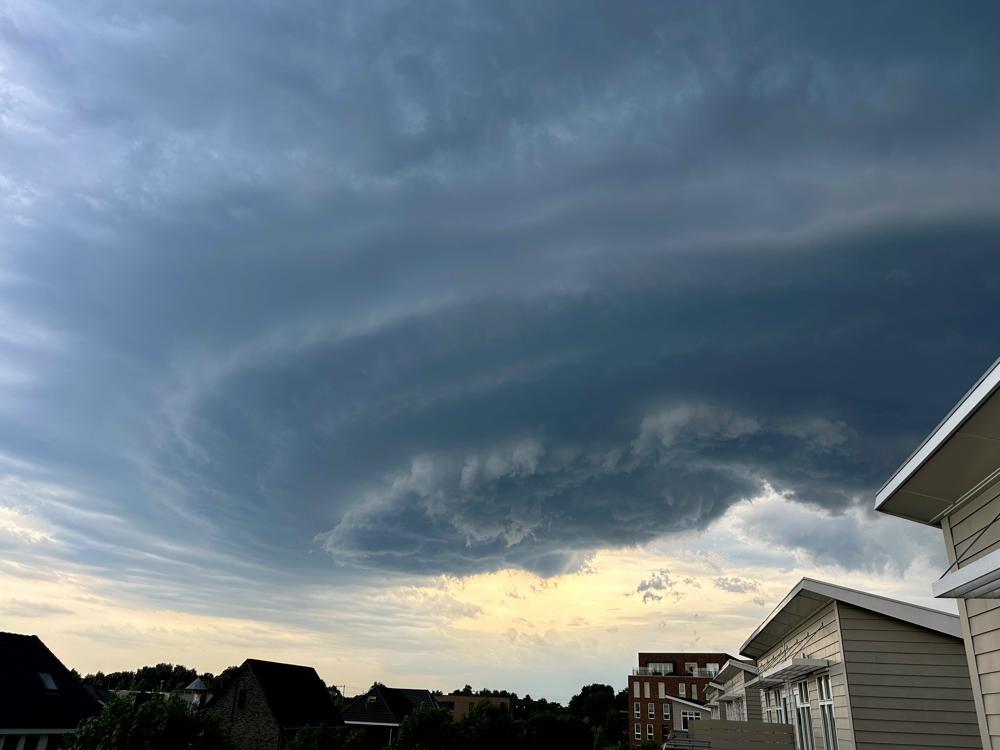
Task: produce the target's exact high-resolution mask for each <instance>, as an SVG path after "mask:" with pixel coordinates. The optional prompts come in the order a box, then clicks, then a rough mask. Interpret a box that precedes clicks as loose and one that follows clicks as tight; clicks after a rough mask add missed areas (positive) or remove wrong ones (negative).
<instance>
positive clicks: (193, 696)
mask: <svg viewBox="0 0 1000 750" xmlns="http://www.w3.org/2000/svg"><path fill="white" fill-rule="evenodd" d="M181 696H182V697H183V698H184V700H186V701H187V702H188V703H190V704H191V705H192V706H204V705H205V704H206V703H208V699H209V698H210V697H211V696H210V694H209V692H208V685H206V684H205V682H204V681H203V680H202V679H201V678H200V677H195V678H194V679H193V680H192V681H191V684H190V685H188V686H187V687H186V688H184V690H183V691H182V692H181Z"/></svg>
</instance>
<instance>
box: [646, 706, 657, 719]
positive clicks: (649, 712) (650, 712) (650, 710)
mask: <svg viewBox="0 0 1000 750" xmlns="http://www.w3.org/2000/svg"><path fill="white" fill-rule="evenodd" d="M646 718H647V719H655V718H656V704H655V703H650V704H649V706H647V707H646Z"/></svg>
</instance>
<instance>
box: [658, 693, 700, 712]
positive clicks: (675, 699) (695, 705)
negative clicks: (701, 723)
mask: <svg viewBox="0 0 1000 750" xmlns="http://www.w3.org/2000/svg"><path fill="white" fill-rule="evenodd" d="M667 700H670V701H673V702H674V703H683V704H684V705H685V706H691V708H697V709H698V710H699V711H706V710H708V706H707V705H705V704H704V703H693V702H691V701H689V700H684V699H683V698H678V697H677V696H676V695H668V696H667Z"/></svg>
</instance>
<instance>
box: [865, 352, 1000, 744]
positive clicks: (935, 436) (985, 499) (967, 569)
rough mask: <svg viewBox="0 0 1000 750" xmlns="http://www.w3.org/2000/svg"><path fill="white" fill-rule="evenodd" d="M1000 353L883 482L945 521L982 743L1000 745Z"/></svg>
mask: <svg viewBox="0 0 1000 750" xmlns="http://www.w3.org/2000/svg"><path fill="white" fill-rule="evenodd" d="M998 387H1000V360H998V361H997V362H995V363H994V364H993V366H992V367H991V368H990V369H989V370H988V371H987V372H986V374H985V375H983V377H982V378H980V380H979V382H978V383H976V385H975V386H973V388H972V390H970V391H969V392H968V393H967V394H965V396H964V397H963V398H962V399H961V400H960V401H959V402H958V403H957V404H956V405H955V407H954V408H953V409H952V410H951V412H949V414H948V415H947V416H946V417H945V418H944V420H943V421H942V422H941V424H939V425H938V426H937V427H936V428H935V429H934V431H933V432H932V433H931V434H930V435H929V436H928V437H927V439H926V440H924V442H923V443H921V444H920V446H919V447H918V448H917V450H916V452H915V453H914V454H913V455H912V456H910V457H909V458H908V459H907V460H906V462H905V463H904V464H903V465H902V466H901V467H900V468H899V470H897V471H896V473H895V474H893V475H892V477H890V479H889V481H888V482H886V484H885V485H884V486H883V487H882V489H881V490H879V493H878V496H877V499H876V509H877V510H879V511H881V512H883V513H889V514H891V515H895V516H900V517H902V518H907V519H909V520H911V521H917V522H918V523H923V524H927V525H929V526H937V527H939V528H940V529H941V530H942V532H943V534H944V543H945V549H946V551H947V554H948V562H949V565H948V569H947V570H945V571H943V575H942V577H941V578H940V579H939V580H938V581H935V582H934V583H932V585H931V589H932V591H933V593H934V595H935V596H938V597H942V598H949V599H956V600H957V601H958V611H959V615H960V617H961V622H962V632H963V635H964V637H965V651H966V656H967V659H968V666H969V670H970V672H971V674H972V693H973V698H974V699H975V704H976V711H977V713H978V717H979V724H978V726H979V732H980V736H981V738H982V745H983V747H984V748H986V749H987V750H1000V602H998V601H997V598H998V597H1000V523H998V521H1000V395H998V394H997V390H998Z"/></svg>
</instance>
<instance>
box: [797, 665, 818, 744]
mask: <svg viewBox="0 0 1000 750" xmlns="http://www.w3.org/2000/svg"><path fill="white" fill-rule="evenodd" d="M795 726H796V745H798V748H799V750H816V737H815V736H814V735H813V729H812V703H810V701H809V681H808V680H802V681H801V682H797V683H795Z"/></svg>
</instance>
